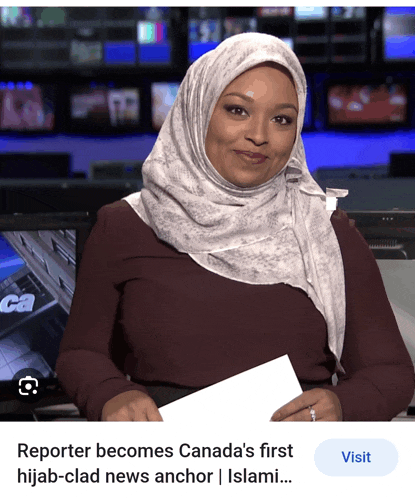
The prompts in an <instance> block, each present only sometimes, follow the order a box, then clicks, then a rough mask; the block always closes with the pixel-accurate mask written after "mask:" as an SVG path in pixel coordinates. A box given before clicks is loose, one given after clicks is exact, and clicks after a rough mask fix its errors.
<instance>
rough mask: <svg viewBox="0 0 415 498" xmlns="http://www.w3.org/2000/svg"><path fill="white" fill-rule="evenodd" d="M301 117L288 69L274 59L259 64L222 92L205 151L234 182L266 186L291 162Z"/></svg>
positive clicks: (219, 171) (207, 137)
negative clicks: (299, 116)
mask: <svg viewBox="0 0 415 498" xmlns="http://www.w3.org/2000/svg"><path fill="white" fill-rule="evenodd" d="M297 117H298V99H297V92H296V90H295V86H294V82H293V80H292V78H291V76H290V75H289V72H288V71H287V70H285V69H284V68H282V67H281V68H277V67H276V66H275V65H272V64H271V63H263V64H258V65H257V66H254V67H253V68H251V69H249V70H248V71H245V72H244V73H242V74H241V75H239V76H238V77H237V78H235V79H234V80H233V81H232V82H231V83H230V84H229V85H228V86H227V87H226V88H225V90H224V91H223V92H222V94H221V96H220V97H219V100H218V102H217V103H216V106H215V109H214V111H213V114H212V118H211V120H210V123H209V128H208V132H207V136H206V145H205V147H206V155H207V156H208V158H209V160H210V162H211V163H212V165H213V167H214V168H215V169H216V170H217V172H218V173H219V174H220V175H221V176H222V177H223V178H224V179H225V180H228V181H229V182H230V183H233V184H234V185H237V186H239V187H254V186H257V185H262V184H263V183H265V182H267V181H268V180H269V179H271V178H272V177H273V176H274V175H276V174H277V173H278V172H279V171H281V169H282V168H283V167H284V166H285V164H286V163H287V161H288V159H289V157H290V154H291V150H292V148H293V145H294V142H295V137H296V131H297Z"/></svg>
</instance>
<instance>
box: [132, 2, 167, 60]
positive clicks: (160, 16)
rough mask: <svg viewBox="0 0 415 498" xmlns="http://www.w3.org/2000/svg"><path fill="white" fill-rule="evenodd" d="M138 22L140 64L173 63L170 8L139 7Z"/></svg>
mask: <svg viewBox="0 0 415 498" xmlns="http://www.w3.org/2000/svg"><path fill="white" fill-rule="evenodd" d="M138 9H139V16H140V20H139V21H138V22H137V43H138V62H139V63H140V64H146V65H147V64H148V65H150V64H161V65H166V64H170V63H171V52H172V40H171V35H172V33H171V29H170V8H169V7H139V8H138Z"/></svg>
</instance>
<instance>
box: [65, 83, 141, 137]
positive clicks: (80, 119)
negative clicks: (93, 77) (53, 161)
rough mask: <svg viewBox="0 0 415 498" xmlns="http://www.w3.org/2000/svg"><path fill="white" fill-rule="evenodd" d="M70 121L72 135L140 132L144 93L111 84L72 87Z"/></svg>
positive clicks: (129, 87)
mask: <svg viewBox="0 0 415 498" xmlns="http://www.w3.org/2000/svg"><path fill="white" fill-rule="evenodd" d="M70 117H71V130H72V131H77V130H78V131H80V132H83V133H84V132H94V131H96V132H117V131H118V132H125V131H130V132H133V131H137V130H138V127H139V124H140V89H139V88H137V87H134V86H123V85H116V84H114V83H110V82H109V83H90V84H89V85H83V86H75V87H72V88H71V90H70Z"/></svg>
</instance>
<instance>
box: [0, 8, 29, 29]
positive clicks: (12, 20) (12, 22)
mask: <svg viewBox="0 0 415 498" xmlns="http://www.w3.org/2000/svg"><path fill="white" fill-rule="evenodd" d="M33 24H34V19H33V16H32V8H31V7H1V25H2V26H3V27H5V28H30V27H31V26H33Z"/></svg>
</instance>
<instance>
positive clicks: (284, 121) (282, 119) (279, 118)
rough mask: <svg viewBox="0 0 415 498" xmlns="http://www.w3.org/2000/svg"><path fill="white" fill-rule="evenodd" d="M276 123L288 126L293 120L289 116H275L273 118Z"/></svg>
mask: <svg viewBox="0 0 415 498" xmlns="http://www.w3.org/2000/svg"><path fill="white" fill-rule="evenodd" d="M274 119H275V120H276V122H277V123H279V124H281V125H285V126H286V125H290V124H292V122H293V118H290V117H289V116H275V118H274Z"/></svg>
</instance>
